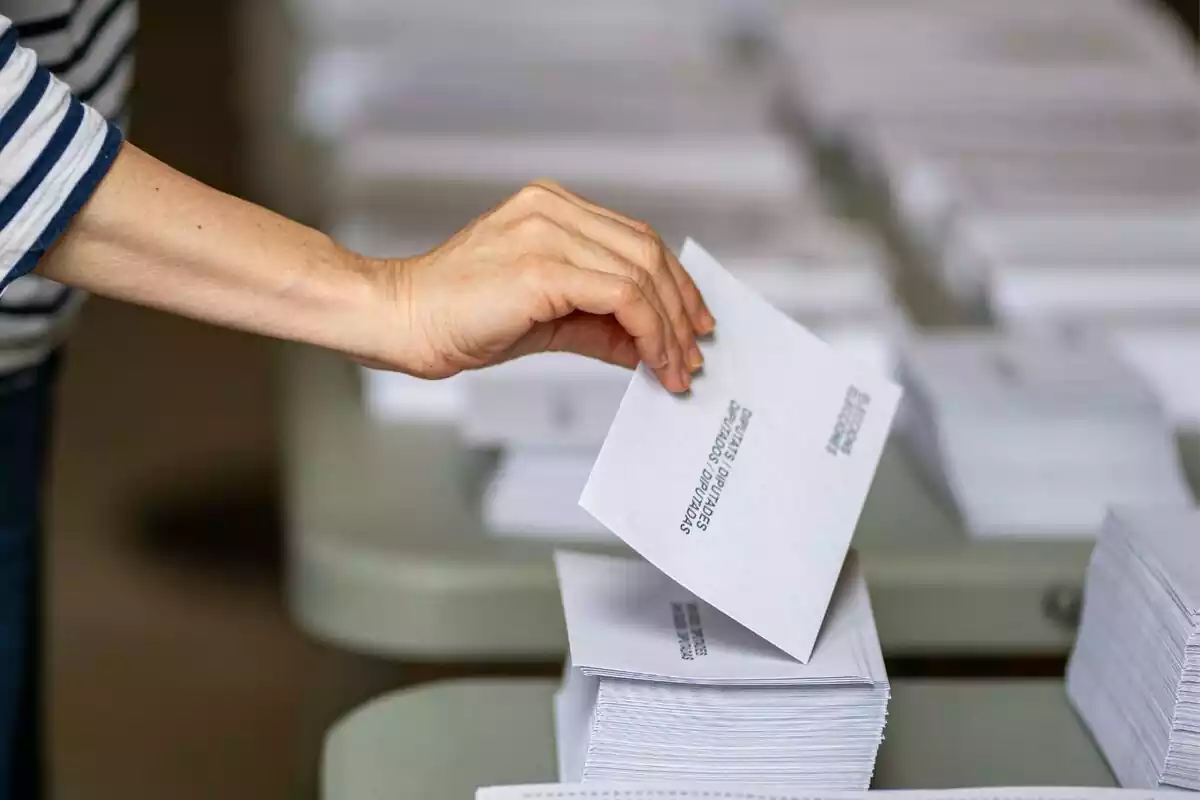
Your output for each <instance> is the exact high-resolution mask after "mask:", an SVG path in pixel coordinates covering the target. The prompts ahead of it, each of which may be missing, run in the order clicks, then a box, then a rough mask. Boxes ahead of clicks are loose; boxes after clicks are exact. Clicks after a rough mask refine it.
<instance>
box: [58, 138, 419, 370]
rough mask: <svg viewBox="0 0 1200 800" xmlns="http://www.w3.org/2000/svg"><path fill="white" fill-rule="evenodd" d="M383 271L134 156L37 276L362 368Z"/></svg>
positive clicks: (382, 290) (381, 307)
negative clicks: (315, 350) (312, 349)
mask: <svg viewBox="0 0 1200 800" xmlns="http://www.w3.org/2000/svg"><path fill="white" fill-rule="evenodd" d="M386 268H387V267H386V266H385V265H383V264H380V263H379V262H374V261H370V260H367V259H363V258H360V257H358V256H356V255H354V254H352V253H349V252H348V251H346V250H345V249H343V248H341V247H339V246H338V245H337V244H336V243H334V242H333V241H332V240H331V239H330V238H329V237H327V236H325V235H324V234H322V233H319V232H317V231H314V230H312V229H311V228H308V227H305V226H304V225H300V224H298V223H296V222H293V221H291V220H288V219H286V218H284V217H281V216H279V215H278V214H274V213H272V212H270V211H267V210H266V209H264V208H261V207H259V206H256V205H254V204H252V203H248V202H245V201H243V200H239V199H237V198H235V197H232V196H230V195H227V194H224V193H222V192H219V191H217V190H215V189H212V188H210V187H208V186H205V185H204V184H202V183H200V182H198V181H195V180H192V179H191V178H189V177H187V176H186V175H183V174H182V173H180V172H178V171H176V170H173V169H171V168H170V167H168V166H166V165H165V164H163V163H161V162H159V161H158V160H156V159H154V158H152V157H151V156H149V155H147V154H146V153H144V152H142V151H140V150H138V149H137V148H136V147H134V146H132V145H130V144H125V145H124V146H123V148H122V151H121V153H120V155H119V156H118V157H117V159H116V162H115V163H114V164H113V166H112V168H111V169H110V171H109V173H108V175H107V176H106V177H105V179H104V181H103V182H102V183H101V184H100V186H99V187H98V188H97V190H96V192H95V194H93V196H92V198H91V199H90V200H89V202H88V203H87V205H86V206H84V208H83V209H82V211H80V213H79V214H78V215H77V216H76V217H75V219H74V221H73V222H72V224H71V226H70V228H69V229H68V230H67V231H66V233H65V234H64V235H63V236H62V237H61V238H60V239H59V240H58V241H57V242H56V243H55V245H54V247H53V248H52V249H51V250H50V251H48V252H47V253H46V255H45V256H44V257H43V258H42V259H41V261H40V262H39V264H38V272H40V273H41V274H43V275H44V276H46V277H48V278H51V279H53V280H56V281H59V282H61V283H64V284H68V285H71V286H76V287H79V288H82V289H86V290H88V291H90V292H93V293H95V294H98V295H103V296H107V297H112V298H115V299H119V300H125V301H129V302H133V303H137V304H140V305H145V306H151V307H154V308H159V309H162V310H164V311H170V312H173V313H176V314H182V315H185V316H189V317H193V318H195V319H199V320H203V321H206V322H212V323H216V324H219V325H223V326H226V327H232V328H238V329H242V330H246V331H251V332H254V333H260V334H264V335H268V336H273V337H277V338H283V339H292V340H296V341H302V342H307V343H311V344H316V345H319V346H322V347H329V348H332V349H336V350H340V351H342V352H346V353H349V354H351V355H354V356H360V357H364V358H373V357H376V356H377V355H378V353H376V352H374V351H375V349H376V348H375V346H374V343H373V338H374V337H377V336H378V335H379V332H380V331H381V329H385V328H386V327H392V326H388V325H387V324H386V321H385V319H384V317H385V316H387V315H388V314H394V312H395V310H396V308H397V304H396V303H394V302H389V298H388V296H387V295H388V294H389V281H388V280H387V279H386V278H385V276H384V275H382V274H381V271H382V270H384V269H386ZM398 322H399V320H392V323H393V325H394V326H395V327H393V330H395V329H396V328H397V327H398V325H396V323H398ZM381 325H382V326H384V327H383V328H381Z"/></svg>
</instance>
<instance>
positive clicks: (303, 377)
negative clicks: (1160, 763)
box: [283, 346, 1091, 660]
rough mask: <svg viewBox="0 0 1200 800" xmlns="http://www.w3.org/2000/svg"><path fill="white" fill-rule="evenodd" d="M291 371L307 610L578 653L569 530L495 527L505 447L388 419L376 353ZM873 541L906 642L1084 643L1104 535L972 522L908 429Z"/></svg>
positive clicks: (892, 617) (307, 617) (1043, 649)
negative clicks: (1097, 542)
mask: <svg viewBox="0 0 1200 800" xmlns="http://www.w3.org/2000/svg"><path fill="white" fill-rule="evenodd" d="M283 373H284V399H285V406H286V413H285V418H286V431H285V450H286V458H285V461H286V478H285V487H286V489H285V491H286V512H287V516H288V531H289V537H290V542H289V547H290V554H291V558H290V560H289V561H290V567H289V569H290V581H289V594H290V602H291V608H292V611H293V614H294V615H295V617H296V618H297V620H298V621H299V623H300V624H301V625H302V626H303V627H304V628H305V629H307V630H308V631H309V632H310V633H312V634H314V635H316V636H317V637H319V638H322V639H324V640H327V641H331V642H334V643H338V644H340V645H342V646H345V647H349V648H353V649H356V650H360V651H367V652H373V653H377V654H383V655H389V656H395V657H405V658H410V659H416V660H420V659H424V658H458V659H467V660H470V659H476V658H481V659H482V658H496V657H502V658H513V659H526V658H528V659H541V658H545V657H552V658H557V657H560V656H561V655H562V654H563V653H564V652H565V649H566V635H565V631H564V627H563V620H562V612H561V609H560V606H559V599H558V590H557V585H556V581H555V576H554V570H553V566H552V563H551V557H550V556H551V551H552V546H551V545H550V544H548V543H545V542H534V541H521V540H511V539H507V540H506V539H497V538H493V537H489V536H488V535H487V534H486V533H485V532H484V530H483V525H482V523H481V519H480V513H479V498H480V495H481V490H482V487H483V485H484V481H485V480H486V477H487V475H488V471H489V469H491V467H492V466H493V465H494V462H495V456H494V454H488V453H480V452H475V451H471V450H469V449H467V448H465V447H463V446H462V445H461V444H460V443H459V440H458V437H457V434H456V432H455V429H454V428H453V426H449V425H441V426H438V425H433V426H431V425H403V424H387V423H380V422H379V421H377V420H375V419H373V418H371V417H370V416H369V415H368V414H367V413H366V410H365V406H364V403H363V401H362V394H361V377H360V374H359V371H358V368H357V367H356V366H355V365H353V364H351V363H350V362H348V361H345V360H343V359H342V358H340V357H339V356H337V355H333V354H330V353H327V352H324V351H319V350H315V349H310V348H304V347H296V346H292V347H288V348H286V349H285V355H284V363H283ZM855 547H856V548H857V549H858V550H859V552H860V554H861V557H862V563H863V566H864V570H865V572H866V576H867V580H868V585H869V586H870V589H871V595H872V602H873V606H874V609H875V615H876V619H877V623H878V626H879V631H880V638H881V640H882V643H883V646H884V649H885V652H887V653H888V654H891V655H895V654H918V655H919V654H948V653H949V654H1014V653H1016V654H1026V655H1044V654H1056V655H1060V654H1063V653H1065V652H1066V651H1067V649H1068V648H1069V646H1070V643H1071V641H1072V639H1073V636H1074V622H1073V619H1072V614H1073V613H1074V611H1076V610H1077V609H1076V608H1075V605H1074V604H1075V603H1076V602H1077V600H1078V591H1079V588H1080V586H1081V585H1082V581H1083V578H1084V574H1085V571H1086V567H1087V561H1088V557H1089V554H1090V551H1091V543H1090V542H1082V541H1073V542H1072V541H1013V540H1002V541H975V540H971V539H969V538H968V537H967V536H966V535H965V534H964V533H963V532H962V531H961V529H960V528H959V526H958V525H957V523H956V521H955V517H954V515H953V514H952V513H950V512H948V511H947V509H946V508H945V507H944V505H943V504H942V503H940V502H939V501H938V500H937V499H936V498H935V496H934V495H933V493H932V492H931V491H930V490H929V488H928V487H927V486H926V485H925V483H924V482H923V478H922V476H921V474H920V473H919V471H918V470H916V469H915V468H913V466H912V465H911V462H910V461H909V459H908V457H907V456H906V454H905V453H904V452H903V448H902V447H901V446H900V445H899V443H898V442H897V441H895V440H893V441H892V442H891V443H890V444H889V445H888V448H887V450H886V452H885V454H884V457H883V461H882V463H881V466H880V469H879V472H878V474H877V476H876V479H875V483H874V485H873V487H872V489H871V492H870V495H869V497H868V500H867V504H866V507H865V509H864V512H863V515H862V518H861V520H860V524H859V526H858V530H857V533H856V536H855ZM600 549H603V548H600Z"/></svg>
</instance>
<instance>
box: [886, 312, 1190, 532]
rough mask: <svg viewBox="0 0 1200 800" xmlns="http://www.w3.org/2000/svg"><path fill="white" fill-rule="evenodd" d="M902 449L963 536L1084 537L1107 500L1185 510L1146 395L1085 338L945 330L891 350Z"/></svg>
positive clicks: (1165, 438) (1164, 435) (1174, 463)
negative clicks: (896, 363) (896, 356)
mask: <svg viewBox="0 0 1200 800" xmlns="http://www.w3.org/2000/svg"><path fill="white" fill-rule="evenodd" d="M900 371H901V375H902V380H903V382H904V385H905V387H906V389H907V397H906V401H905V402H906V406H905V429H906V434H907V437H908V439H909V443H910V445H911V449H912V452H913V454H914V456H915V457H916V458H917V460H918V461H919V463H920V464H921V465H922V467H923V468H924V470H925V472H926V473H927V474H928V476H929V478H930V480H931V481H932V482H933V484H934V485H935V486H936V487H937V488H938V489H939V490H940V491H941V492H942V493H943V494H944V495H945V496H946V497H947V498H948V499H949V501H950V502H951V503H952V504H953V506H954V507H955V508H956V509H957V510H958V512H959V514H960V516H961V518H962V522H963V524H964V526H965V528H966V531H967V533H968V534H969V535H971V536H975V537H983V538H990V537H1004V536H1016V537H1045V538H1062V537H1090V536H1094V535H1095V534H1096V532H1097V530H1098V528H1099V526H1100V523H1101V521H1102V519H1103V517H1104V511H1105V509H1107V508H1108V507H1109V506H1111V505H1116V504H1121V505H1123V504H1155V505H1161V506H1170V505H1175V506H1187V505H1190V504H1191V503H1192V502H1193V500H1192V497H1191V494H1190V491H1189V490H1188V488H1187V484H1186V482H1185V480H1184V477H1183V474H1182V471H1181V469H1180V466H1179V463H1178V458H1177V454H1176V447H1175V440H1174V437H1173V435H1172V432H1171V428H1170V425H1169V423H1168V422H1167V421H1166V419H1165V418H1164V416H1163V413H1162V410H1161V408H1160V406H1159V403H1158V402H1157V400H1156V398H1155V397H1154V395H1153V393H1152V391H1151V390H1150V388H1149V387H1147V386H1146V385H1145V384H1144V383H1143V382H1142V380H1141V379H1140V377H1139V376H1138V375H1137V373H1136V372H1134V371H1133V370H1131V369H1130V368H1129V367H1128V366H1126V365H1125V364H1124V363H1123V362H1122V361H1121V360H1120V359H1118V358H1117V356H1116V355H1114V354H1113V353H1112V352H1111V351H1110V350H1109V349H1107V348H1106V347H1103V346H1101V345H1100V344H1098V343H1096V342H1092V341H1089V340H1079V341H1071V340H1067V339H1065V338H1062V337H1033V336H1026V337H1018V336H1002V335H997V334H988V333H952V334H940V335H933V334H931V335H928V336H923V337H920V338H919V339H913V340H912V341H910V343H909V346H908V348H907V349H906V350H905V351H904V352H903V353H902V356H901V366H900Z"/></svg>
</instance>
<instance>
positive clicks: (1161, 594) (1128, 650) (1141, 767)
mask: <svg viewBox="0 0 1200 800" xmlns="http://www.w3.org/2000/svg"><path fill="white" fill-rule="evenodd" d="M1067 693H1068V695H1069V696H1070V698H1071V701H1072V702H1073V703H1074V705H1075V707H1076V708H1077V709H1078V711H1079V714H1080V716H1081V717H1083V720H1084V722H1085V723H1086V724H1087V725H1088V727H1089V728H1091V731H1092V735H1093V737H1094V738H1095V740H1096V742H1097V744H1099V746H1100V749H1101V750H1102V751H1103V753H1104V756H1105V758H1106V759H1107V760H1108V763H1109V766H1111V767H1112V769H1113V772H1114V773H1115V774H1116V776H1117V779H1118V780H1119V781H1120V783H1121V785H1122V786H1126V787H1130V788H1135V787H1141V788H1156V787H1159V786H1164V787H1178V788H1182V789H1192V790H1197V789H1200V510H1197V509H1193V508H1189V509H1174V508H1171V509H1154V508H1144V509H1137V510H1133V509H1122V508H1118V509H1117V510H1115V511H1114V512H1113V513H1112V514H1110V515H1109V516H1108V518H1107V519H1106V520H1105V524H1104V528H1103V532H1102V533H1101V535H1100V539H1099V542H1098V543H1097V544H1096V549H1095V550H1094V551H1093V553H1092V562H1091V566H1090V568H1089V569H1088V577H1087V588H1086V591H1085V594H1084V604H1083V619H1082V624H1081V626H1080V629H1079V637H1078V640H1077V642H1076V644H1075V650H1074V652H1073V653H1072V655H1071V661H1070V664H1069V666H1068V669H1067Z"/></svg>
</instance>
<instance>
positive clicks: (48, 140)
mask: <svg viewBox="0 0 1200 800" xmlns="http://www.w3.org/2000/svg"><path fill="white" fill-rule="evenodd" d="M0 65H3V66H0V291H3V290H4V289H5V288H7V287H8V285H9V284H10V283H12V281H14V280H16V279H17V278H19V277H21V276H22V275H26V274H28V273H29V272H31V271H32V270H33V268H34V267H36V266H37V262H38V260H39V259H40V258H41V257H42V255H43V254H44V253H45V252H46V250H47V249H49V248H50V246H51V245H52V244H53V243H54V241H55V240H56V239H57V238H58V237H59V236H60V235H61V234H62V232H63V231H64V230H66V228H67V225H68V224H69V223H70V221H71V219H72V217H74V215H75V214H76V213H77V212H78V211H79V210H80V209H81V208H82V207H83V205H84V204H85V203H86V202H87V200H88V198H89V197H91V194H92V192H93V191H94V190H95V188H96V187H97V186H98V185H99V183H100V181H101V180H102V179H103V178H104V176H105V174H107V172H108V169H109V167H110V166H112V163H113V161H114V159H115V158H116V156H117V151H118V150H119V149H120V146H121V138H122V136H121V132H120V130H119V129H118V128H117V127H116V126H115V125H113V124H111V123H110V122H108V121H107V120H105V119H104V117H103V116H102V115H101V114H100V113H99V112H97V111H96V110H95V109H93V108H91V107H89V106H87V105H85V104H84V103H82V102H80V101H79V100H78V99H76V98H75V97H74V96H73V95H72V93H71V90H70V89H69V88H68V86H67V84H65V83H63V82H62V81H61V80H59V79H58V78H56V77H54V76H52V75H51V74H50V73H49V72H48V71H47V70H45V69H42V68H41V67H39V66H38V63H37V56H36V55H35V54H34V52H33V51H32V50H29V49H27V48H24V47H22V46H21V45H20V44H19V43H18V41H17V30H16V28H15V27H14V26H13V25H12V23H11V21H10V20H8V19H7V18H5V17H0Z"/></svg>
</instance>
